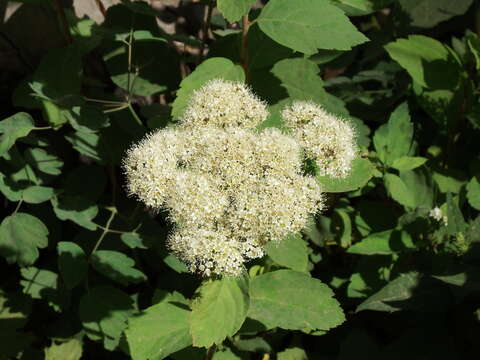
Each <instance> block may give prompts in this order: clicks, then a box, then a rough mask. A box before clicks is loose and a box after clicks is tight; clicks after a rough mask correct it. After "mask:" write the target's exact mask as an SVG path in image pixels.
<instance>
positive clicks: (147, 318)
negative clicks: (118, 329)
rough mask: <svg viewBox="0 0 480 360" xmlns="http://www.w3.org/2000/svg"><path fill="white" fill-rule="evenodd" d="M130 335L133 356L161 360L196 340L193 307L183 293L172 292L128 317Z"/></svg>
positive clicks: (138, 358) (135, 359)
mask: <svg viewBox="0 0 480 360" xmlns="http://www.w3.org/2000/svg"><path fill="white" fill-rule="evenodd" d="M125 334H126V336H127V341H128V345H129V348H130V354H131V356H132V359H133V360H161V359H164V358H165V357H167V356H168V355H170V354H172V353H174V352H176V351H179V350H181V349H183V348H186V347H187V346H190V345H191V344H192V338H191V336H190V310H189V309H188V303H187V301H186V300H185V298H183V296H181V295H180V294H169V295H168V296H166V297H165V298H164V299H163V300H162V301H161V302H160V303H158V304H156V305H153V306H151V307H149V308H147V309H145V310H143V311H142V312H141V313H140V314H138V315H136V316H133V317H131V318H130V319H129V321H128V329H127V330H126V331H125Z"/></svg>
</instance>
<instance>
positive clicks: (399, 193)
mask: <svg viewBox="0 0 480 360" xmlns="http://www.w3.org/2000/svg"><path fill="white" fill-rule="evenodd" d="M384 181H385V187H386V188H387V190H388V193H389V194H390V196H391V197H392V199H393V200H395V201H397V202H398V203H400V204H401V205H403V206H406V207H411V208H414V207H415V206H416V205H417V202H416V200H415V193H413V192H412V191H410V189H409V188H408V187H407V185H406V184H405V182H404V181H403V180H402V179H401V178H400V177H398V176H397V175H394V174H385V176H384Z"/></svg>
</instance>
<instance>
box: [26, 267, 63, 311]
mask: <svg viewBox="0 0 480 360" xmlns="http://www.w3.org/2000/svg"><path fill="white" fill-rule="evenodd" d="M20 272H21V274H22V277H23V278H24V280H20V284H21V285H22V287H23V292H24V293H25V294H28V295H30V296H31V297H32V298H33V299H45V300H47V301H48V304H49V305H50V306H52V307H53V309H54V310H55V311H58V312H60V311H62V310H65V308H67V306H68V305H69V302H70V294H69V293H68V292H66V291H65V289H64V288H63V287H62V286H61V284H60V282H59V281H58V275H57V274H56V273H54V272H53V271H50V270H43V269H38V268H36V267H33V266H32V267H27V268H23V269H21V270H20Z"/></svg>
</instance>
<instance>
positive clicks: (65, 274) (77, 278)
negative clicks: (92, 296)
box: [57, 241, 88, 289]
mask: <svg viewBox="0 0 480 360" xmlns="http://www.w3.org/2000/svg"><path fill="white" fill-rule="evenodd" d="M57 252H58V267H59V269H60V274H61V275H62V278H63V280H64V282H65V285H66V286H67V288H68V289H73V288H74V287H75V286H77V285H78V284H80V283H81V282H82V281H83V280H84V279H85V277H86V276H87V270H88V263H87V257H86V256H85V252H84V251H83V249H82V248H81V247H80V246H78V245H77V244H75V243H73V242H69V241H61V242H59V243H58V244H57Z"/></svg>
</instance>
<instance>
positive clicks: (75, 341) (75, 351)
mask: <svg viewBox="0 0 480 360" xmlns="http://www.w3.org/2000/svg"><path fill="white" fill-rule="evenodd" d="M82 353H83V342H82V340H81V338H77V337H74V338H71V339H68V340H67V341H63V342H60V343H59V344H56V343H55V342H53V343H52V345H51V346H49V347H48V348H46V349H45V360H80V358H81V357H82Z"/></svg>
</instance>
